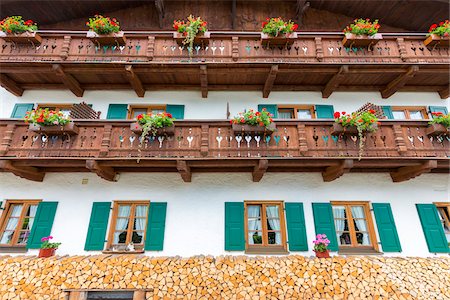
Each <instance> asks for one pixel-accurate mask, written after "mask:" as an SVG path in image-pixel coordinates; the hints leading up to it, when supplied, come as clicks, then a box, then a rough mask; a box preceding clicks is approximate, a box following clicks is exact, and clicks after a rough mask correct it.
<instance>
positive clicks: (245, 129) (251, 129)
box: [232, 124, 276, 135]
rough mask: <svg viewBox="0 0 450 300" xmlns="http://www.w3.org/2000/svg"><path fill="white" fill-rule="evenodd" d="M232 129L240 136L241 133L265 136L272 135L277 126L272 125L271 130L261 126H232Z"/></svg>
mask: <svg viewBox="0 0 450 300" xmlns="http://www.w3.org/2000/svg"><path fill="white" fill-rule="evenodd" d="M232 129H233V132H234V134H240V133H243V134H245V133H249V134H257V135H258V134H265V135H271V134H272V133H273V132H274V131H275V129H276V125H275V124H271V125H270V128H266V127H265V126H259V125H245V124H244V125H240V124H232Z"/></svg>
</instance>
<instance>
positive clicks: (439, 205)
mask: <svg viewBox="0 0 450 300" xmlns="http://www.w3.org/2000/svg"><path fill="white" fill-rule="evenodd" d="M433 204H434V205H435V206H436V209H437V210H438V214H439V216H441V217H440V218H439V219H442V221H443V224H442V227H443V229H444V234H445V235H447V234H450V218H449V217H448V216H447V215H446V214H444V215H443V216H442V215H441V213H440V210H441V209H444V210H445V209H447V213H448V215H449V216H450V203H448V202H434V203H433ZM445 224H446V225H447V227H448V228H449V230H447V231H446V230H445V226H444V225H445Z"/></svg>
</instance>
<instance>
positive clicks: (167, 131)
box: [130, 122, 175, 136]
mask: <svg viewBox="0 0 450 300" xmlns="http://www.w3.org/2000/svg"><path fill="white" fill-rule="evenodd" d="M130 130H131V131H132V132H133V133H135V134H137V135H141V134H142V126H141V125H140V124H139V123H138V122H133V123H131V124H130ZM156 135H166V136H173V135H175V126H173V125H172V126H168V127H161V128H158V129H156Z"/></svg>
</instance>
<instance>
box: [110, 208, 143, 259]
mask: <svg viewBox="0 0 450 300" xmlns="http://www.w3.org/2000/svg"><path fill="white" fill-rule="evenodd" d="M120 205H131V210H130V218H131V217H133V219H134V212H135V207H136V206H138V205H147V216H146V218H147V220H146V222H145V227H144V235H143V237H142V251H143V250H144V247H145V238H146V237H147V225H148V211H149V209H150V201H149V200H116V201H114V204H113V212H112V217H111V222H110V226H109V233H108V242H107V243H106V251H111V250H112V246H113V245H114V244H113V241H114V232H115V231H116V223H117V215H118V213H119V206H120ZM132 237H133V228H132V227H130V224H128V229H127V240H128V239H130V241H131V238H132ZM129 243H130V242H127V243H125V244H123V245H125V246H127V245H128V244H129ZM139 251H140V250H138V249H136V252H139ZM128 253H129V252H128Z"/></svg>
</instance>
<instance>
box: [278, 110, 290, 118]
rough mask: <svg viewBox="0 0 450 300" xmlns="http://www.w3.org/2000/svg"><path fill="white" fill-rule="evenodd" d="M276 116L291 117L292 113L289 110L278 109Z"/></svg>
mask: <svg viewBox="0 0 450 300" xmlns="http://www.w3.org/2000/svg"><path fill="white" fill-rule="evenodd" d="M278 118H279V119H292V113H291V112H290V111H279V112H278Z"/></svg>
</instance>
